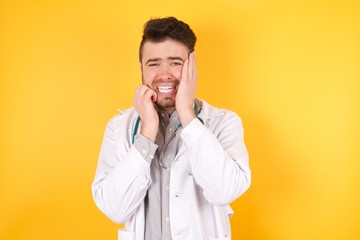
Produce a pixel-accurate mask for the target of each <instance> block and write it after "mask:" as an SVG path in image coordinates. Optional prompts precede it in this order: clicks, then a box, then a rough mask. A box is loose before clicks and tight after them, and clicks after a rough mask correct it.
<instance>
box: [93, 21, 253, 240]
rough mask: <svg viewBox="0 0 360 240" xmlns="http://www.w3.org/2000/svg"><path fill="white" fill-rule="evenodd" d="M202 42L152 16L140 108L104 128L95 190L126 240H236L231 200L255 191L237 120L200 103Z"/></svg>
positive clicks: (181, 26)
mask: <svg viewBox="0 0 360 240" xmlns="http://www.w3.org/2000/svg"><path fill="white" fill-rule="evenodd" d="M195 42H196V37H195V34H194V33H193V31H192V30H191V29H190V27H189V26H188V25H187V24H186V23H184V22H182V21H179V20H177V19H176V18H174V17H169V18H160V19H152V20H149V21H148V22H147V23H146V25H145V28H144V35H143V38H142V42H141V44H140V54H139V55H140V65H141V72H142V84H141V85H140V86H139V87H138V88H137V89H136V92H135V96H134V101H133V105H134V107H133V108H130V109H128V110H127V111H125V112H124V113H123V114H119V115H117V116H115V117H114V118H113V119H111V120H110V122H109V123H108V125H107V127H106V131H105V136H104V140H103V143H102V147H101V151H100V156H99V163H98V167H97V172H96V176H95V180H94V183H93V186H92V191H93V196H94V200H95V203H96V205H97V206H98V207H99V208H100V210H101V211H102V212H103V213H104V214H105V215H107V216H108V217H109V218H110V219H112V220H113V221H114V222H117V223H125V228H124V229H122V230H120V231H119V239H121V240H127V239H136V240H143V239H145V240H160V239H174V240H175V239H187V240H200V239H231V231H230V222H229V217H230V216H231V215H232V214H233V212H232V210H231V208H230V206H229V204H230V203H231V202H232V201H234V200H235V199H236V198H238V197H239V196H240V195H241V194H243V193H244V192H245V191H246V190H247V189H248V188H249V186H250V181H251V173H250V168H249V163H248V153H247V150H246V147H245V144H244V141H243V127H242V123H241V120H240V118H239V117H238V116H237V115H236V114H235V113H233V112H231V111H228V110H223V109H218V108H215V107H213V106H211V105H209V104H208V103H207V102H205V101H203V100H199V99H196V98H195V92H196V81H197V72H196V63H195V53H194V47H195Z"/></svg>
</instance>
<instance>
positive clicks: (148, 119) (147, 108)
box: [133, 85, 159, 142]
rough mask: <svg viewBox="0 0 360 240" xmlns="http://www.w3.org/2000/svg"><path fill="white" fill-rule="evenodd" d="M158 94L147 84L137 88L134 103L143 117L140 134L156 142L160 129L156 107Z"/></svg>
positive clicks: (141, 117)
mask: <svg viewBox="0 0 360 240" xmlns="http://www.w3.org/2000/svg"><path fill="white" fill-rule="evenodd" d="M156 98H157V94H156V92H155V91H154V90H152V89H151V88H149V87H148V86H146V85H139V86H138V87H137V88H136V92H135V97H134V101H133V105H134V107H135V109H136V112H137V113H138V114H139V117H140V119H141V123H142V125H141V130H140V134H142V135H143V136H144V137H146V138H148V139H150V140H151V141H153V142H155V139H156V135H157V133H158V130H159V116H158V113H157V112H156V110H155V108H154V102H155V101H156Z"/></svg>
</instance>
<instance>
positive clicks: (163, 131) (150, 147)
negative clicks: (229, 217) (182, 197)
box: [134, 111, 182, 240]
mask: <svg viewBox="0 0 360 240" xmlns="http://www.w3.org/2000/svg"><path fill="white" fill-rule="evenodd" d="M159 120H160V121H159V122H160V124H159V132H158V135H157V137H156V140H155V144H154V143H152V142H151V141H150V140H148V139H147V138H145V137H144V136H142V135H140V134H139V135H137V137H136V140H135V143H134V144H135V147H136V148H137V150H138V151H139V152H140V154H142V156H143V157H144V158H145V159H146V160H147V161H149V162H151V165H150V172H151V179H152V183H151V185H150V187H149V189H148V192H147V195H146V197H145V240H159V239H161V240H171V229H170V221H171V219H170V218H169V191H170V188H169V183H170V169H171V165H172V162H173V160H174V158H175V156H176V153H177V152H178V149H179V148H180V146H181V144H182V140H181V138H180V132H181V130H182V128H181V125H180V120H179V118H178V114H177V112H174V113H173V114H172V115H171V116H169V115H168V114H167V113H166V112H165V111H159Z"/></svg>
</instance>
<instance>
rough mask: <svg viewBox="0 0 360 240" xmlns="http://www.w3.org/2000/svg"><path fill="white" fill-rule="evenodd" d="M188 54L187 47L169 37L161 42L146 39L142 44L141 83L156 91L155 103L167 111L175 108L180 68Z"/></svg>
mask: <svg viewBox="0 0 360 240" xmlns="http://www.w3.org/2000/svg"><path fill="white" fill-rule="evenodd" d="M188 56H189V50H188V48H187V47H186V46H185V45H184V44H182V43H181V42H178V41H175V40H171V39H167V40H165V41H163V42H149V41H148V42H145V44H144V46H143V50H142V59H141V71H142V81H143V84H145V85H147V86H148V87H150V88H151V89H153V90H154V91H155V92H156V93H157V100H156V104H157V105H158V106H159V107H160V108H162V109H164V110H166V111H168V112H173V111H174V110H175V98H176V93H177V89H178V85H179V83H180V79H181V70H182V67H183V64H184V61H185V59H187V58H188Z"/></svg>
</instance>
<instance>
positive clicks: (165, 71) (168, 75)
mask: <svg viewBox="0 0 360 240" xmlns="http://www.w3.org/2000/svg"><path fill="white" fill-rule="evenodd" d="M159 78H162V79H166V80H170V79H172V78H173V74H172V71H171V68H170V67H169V66H168V65H166V64H162V65H161V66H160V69H159Z"/></svg>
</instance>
